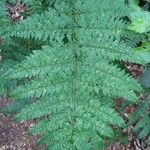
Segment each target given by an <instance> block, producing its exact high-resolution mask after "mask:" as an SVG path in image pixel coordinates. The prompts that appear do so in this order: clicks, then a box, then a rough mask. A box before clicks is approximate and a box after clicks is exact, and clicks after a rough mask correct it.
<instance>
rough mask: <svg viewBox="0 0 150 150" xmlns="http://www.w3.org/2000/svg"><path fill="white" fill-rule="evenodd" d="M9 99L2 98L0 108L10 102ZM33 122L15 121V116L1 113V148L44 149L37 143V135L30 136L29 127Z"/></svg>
mask: <svg viewBox="0 0 150 150" xmlns="http://www.w3.org/2000/svg"><path fill="white" fill-rule="evenodd" d="M9 103H10V101H9V100H8V99H3V100H0V109H2V108H3V107H4V106H6V105H7V104H9ZM32 125H33V122H31V121H30V122H29V121H28V122H21V123H19V122H14V121H13V116H10V115H4V114H2V113H0V150H43V148H42V147H40V146H37V145H36V144H35V143H36V141H37V140H38V137H37V136H29V135H28V134H27V131H28V129H29V128H30V127H31V126H32Z"/></svg>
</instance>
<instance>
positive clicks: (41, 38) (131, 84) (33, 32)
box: [1, 0, 143, 150]
mask: <svg viewBox="0 0 150 150" xmlns="http://www.w3.org/2000/svg"><path fill="white" fill-rule="evenodd" d="M26 3H27V4H29V5H31V12H32V13H30V12H29V14H27V16H26V17H27V18H26V19H24V20H23V21H21V22H20V23H14V24H13V25H11V26H8V27H5V29H4V28H3V29H2V30H3V32H1V34H2V36H3V37H4V38H5V39H7V38H8V40H9V39H10V41H13V42H14V43H15V44H12V45H14V46H15V47H17V50H19V49H21V50H19V52H22V51H23V52H24V51H26V50H28V51H29V52H28V51H26V52H27V53H28V54H27V55H28V56H27V57H26V58H25V59H24V58H22V59H24V60H23V61H21V63H17V65H15V67H13V69H10V70H9V71H8V72H7V73H5V74H4V75H3V77H2V78H1V80H3V81H5V79H6V80H10V81H11V80H17V81H18V82H19V81H21V82H19V84H18V86H17V88H16V89H15V90H13V92H12V93H11V97H12V98H14V99H15V100H16V101H17V103H16V104H15V107H17V106H19V107H20V106H21V104H22V107H21V108H20V109H19V110H18V111H19V113H18V115H17V116H16V119H18V120H27V119H38V120H39V123H38V124H37V125H35V126H34V127H33V128H32V129H31V132H32V133H33V134H40V135H42V136H41V141H40V142H41V143H45V144H46V145H47V148H48V149H50V150H52V149H55V150H58V149H61V150H63V149H64V150H66V149H79V150H81V149H82V150H84V149H86V150H87V149H90V150H91V149H100V148H101V149H102V147H103V145H104V143H105V140H106V139H107V138H113V137H114V132H113V128H112V126H118V127H121V128H123V127H125V124H124V121H123V119H122V118H121V117H120V116H119V114H118V113H117V112H116V111H115V110H114V109H113V107H112V106H113V102H114V99H115V98H117V97H122V98H125V99H126V100H128V101H129V102H131V103H133V102H136V101H137V99H138V96H137V94H138V92H140V91H141V90H142V89H141V86H140V84H138V83H137V81H135V80H134V79H132V78H131V77H130V76H129V75H128V74H126V72H125V71H124V70H122V69H121V68H119V66H118V64H119V62H121V61H129V62H136V63H143V61H142V60H141V59H140V58H139V57H138V56H137V55H136V54H134V52H133V51H132V47H131V45H130V44H128V43H127V41H126V40H125V38H126V36H125V34H124V33H125V32H127V31H126V30H127V22H126V21H125V19H124V18H125V17H127V15H128V13H129V11H130V10H129V9H128V7H127V6H126V5H125V3H124V1H120V0H115V1H111V0H102V1H99V0H93V1H91V0H86V1H84V0H76V1H75V0H70V1H68V0H63V1H62V0H56V1H52V2H48V1H29V0H28V1H27V0H26ZM36 3H38V4H39V5H35V4H36ZM21 41H22V42H21ZM16 42H17V44H19V43H20V44H21V47H20V44H19V46H17V45H16ZM4 46H6V45H4ZM2 49H3V53H2V54H3V55H4V54H5V53H6V49H5V48H2ZM32 49H33V51H32ZM15 52H16V51H15ZM7 56H8V55H7ZM16 56H17V55H16ZM24 56H26V54H25V55H24ZM19 58H20V57H19ZM18 62H19V60H18ZM22 81H23V82H22ZM11 108H13V106H11Z"/></svg>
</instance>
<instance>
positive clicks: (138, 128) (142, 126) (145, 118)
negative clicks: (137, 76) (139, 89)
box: [130, 97, 150, 144]
mask: <svg viewBox="0 0 150 150" xmlns="http://www.w3.org/2000/svg"><path fill="white" fill-rule="evenodd" d="M149 108H150V97H148V98H147V99H146V100H141V102H140V103H139V106H138V108H137V110H136V111H135V113H134V114H133V115H132V116H131V118H130V121H131V122H132V123H135V122H136V125H135V127H134V129H133V131H134V132H139V134H138V138H139V139H142V138H145V137H146V138H147V142H148V144H150V125H149V123H150V112H149Z"/></svg>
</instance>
